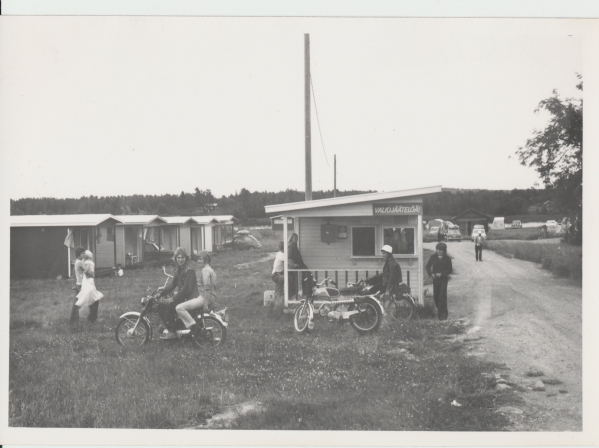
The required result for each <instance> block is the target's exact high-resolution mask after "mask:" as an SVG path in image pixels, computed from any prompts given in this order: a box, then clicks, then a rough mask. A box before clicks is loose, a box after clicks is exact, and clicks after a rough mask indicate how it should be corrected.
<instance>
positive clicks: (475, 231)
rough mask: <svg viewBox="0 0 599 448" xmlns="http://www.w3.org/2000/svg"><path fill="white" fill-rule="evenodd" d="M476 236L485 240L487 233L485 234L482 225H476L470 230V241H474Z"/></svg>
mask: <svg viewBox="0 0 599 448" xmlns="http://www.w3.org/2000/svg"><path fill="white" fill-rule="evenodd" d="M476 235H481V236H482V237H483V239H484V240H486V239H487V232H485V226H483V225H482V224H476V225H475V226H474V228H473V229H472V236H471V237H470V239H471V240H472V241H474V238H476Z"/></svg>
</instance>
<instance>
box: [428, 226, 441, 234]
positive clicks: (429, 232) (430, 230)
mask: <svg viewBox="0 0 599 448" xmlns="http://www.w3.org/2000/svg"><path fill="white" fill-rule="evenodd" d="M437 233H439V226H436V227H431V228H430V229H429V231H428V234H429V235H433V234H434V235H436V234H437Z"/></svg>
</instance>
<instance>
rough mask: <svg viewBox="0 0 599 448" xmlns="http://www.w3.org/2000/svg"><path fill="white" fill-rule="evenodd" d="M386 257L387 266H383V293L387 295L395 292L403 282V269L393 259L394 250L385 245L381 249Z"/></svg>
mask: <svg viewBox="0 0 599 448" xmlns="http://www.w3.org/2000/svg"><path fill="white" fill-rule="evenodd" d="M381 253H382V254H383V256H384V257H385V266H383V291H384V294H385V295H389V294H392V293H393V292H395V288H396V287H397V285H399V284H400V283H401V282H402V277H401V267H400V266H399V263H398V262H397V260H395V258H393V248H392V247H391V246H389V245H388V244H385V245H384V246H383V248H382V249H381Z"/></svg>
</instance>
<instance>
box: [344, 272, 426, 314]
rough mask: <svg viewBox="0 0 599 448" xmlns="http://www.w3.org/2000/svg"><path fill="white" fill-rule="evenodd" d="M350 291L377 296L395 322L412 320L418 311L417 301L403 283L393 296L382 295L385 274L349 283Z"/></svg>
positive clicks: (398, 286)
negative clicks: (415, 311)
mask: <svg viewBox="0 0 599 448" xmlns="http://www.w3.org/2000/svg"><path fill="white" fill-rule="evenodd" d="M347 286H348V289H350V290H351V289H357V291H359V294H362V295H364V294H377V293H379V294H378V295H377V296H378V297H379V298H380V301H381V303H382V304H383V306H384V307H385V310H387V311H388V314H389V316H391V319H393V320H399V319H411V318H412V316H413V315H414V310H415V309H416V299H415V298H414V296H412V293H411V290H410V287H409V286H408V285H407V284H406V283H405V282H402V283H400V284H399V285H397V287H396V288H395V290H394V292H393V293H392V294H388V295H384V294H380V292H381V291H382V289H383V274H377V275H375V276H373V277H369V278H367V279H366V280H360V281H359V282H357V283H348V284H347Z"/></svg>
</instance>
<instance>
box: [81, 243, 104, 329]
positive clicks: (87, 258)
mask: <svg viewBox="0 0 599 448" xmlns="http://www.w3.org/2000/svg"><path fill="white" fill-rule="evenodd" d="M83 263H84V269H83V273H84V275H83V281H82V282H81V292H80V293H79V294H77V299H78V300H77V302H76V303H75V305H77V306H79V307H81V306H89V307H90V308H93V309H94V310H90V316H91V311H96V315H97V308H96V307H97V303H96V302H98V300H100V299H101V298H102V297H104V294H102V293H101V292H100V291H98V290H97V289H96V283H95V281H94V275H95V272H94V270H95V264H94V262H93V254H92V253H91V252H90V251H89V250H86V251H85V253H84V255H83ZM96 317H97V316H96ZM88 320H90V321H93V320H95V319H89V318H88Z"/></svg>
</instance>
